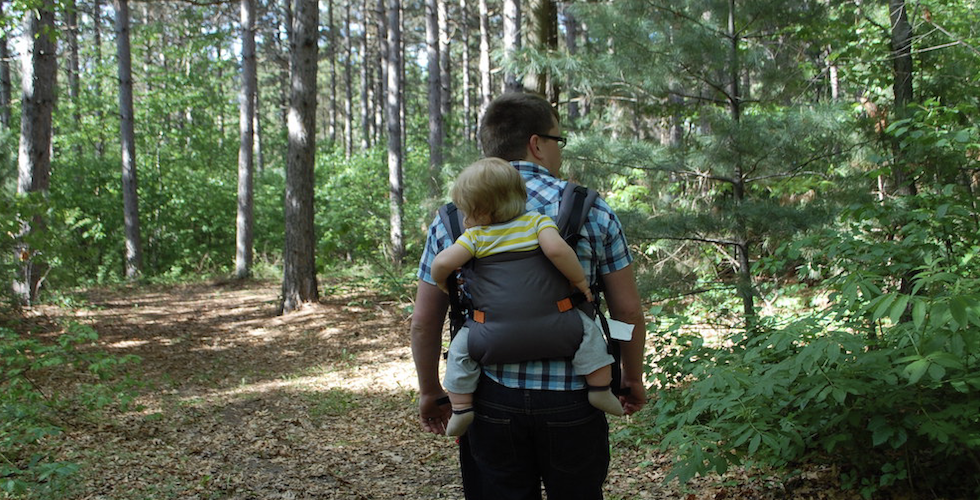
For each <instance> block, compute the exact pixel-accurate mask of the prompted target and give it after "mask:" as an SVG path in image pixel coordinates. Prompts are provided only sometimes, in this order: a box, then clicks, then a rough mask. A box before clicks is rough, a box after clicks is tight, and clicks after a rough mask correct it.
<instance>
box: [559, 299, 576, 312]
mask: <svg viewBox="0 0 980 500" xmlns="http://www.w3.org/2000/svg"><path fill="white" fill-rule="evenodd" d="M556 304H558V311H560V312H567V311H571V310H572V308H573V307H575V306H573V305H572V299H571V298H569V297H565V298H564V299H561V300H559V301H558V302H556Z"/></svg>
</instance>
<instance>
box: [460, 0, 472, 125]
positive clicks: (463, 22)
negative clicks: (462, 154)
mask: <svg viewBox="0 0 980 500" xmlns="http://www.w3.org/2000/svg"><path fill="white" fill-rule="evenodd" d="M458 23H459V26H460V28H459V34H460V38H461V40H460V42H461V43H460V45H461V48H460V64H459V73H460V94H461V95H462V101H463V102H462V104H463V116H462V124H463V138H464V139H466V140H467V141H472V140H473V134H474V131H475V130H476V127H474V126H473V123H472V121H471V119H472V117H473V103H472V101H471V100H470V99H471V96H472V89H471V86H472V84H471V83H470V27H471V23H470V9H469V5H467V2H466V0H459V21H458Z"/></svg>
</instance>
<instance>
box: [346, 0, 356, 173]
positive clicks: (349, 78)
mask: <svg viewBox="0 0 980 500" xmlns="http://www.w3.org/2000/svg"><path fill="white" fill-rule="evenodd" d="M350 4H351V3H350V0H348V2H347V5H346V6H345V10H344V26H345V28H344V34H345V35H346V36H345V37H344V38H345V40H344V156H345V157H346V158H348V159H349V158H350V157H351V155H353V154H354V88H353V87H354V76H353V74H352V72H353V70H354V69H353V66H354V61H353V58H354V46H353V44H354V39H353V37H352V36H351V32H350V27H351V23H350V21H351V17H350Z"/></svg>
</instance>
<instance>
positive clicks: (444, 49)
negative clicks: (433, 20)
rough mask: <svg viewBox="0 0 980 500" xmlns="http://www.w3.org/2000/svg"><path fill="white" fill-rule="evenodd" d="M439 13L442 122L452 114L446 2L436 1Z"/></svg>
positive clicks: (442, 0)
mask: <svg viewBox="0 0 980 500" xmlns="http://www.w3.org/2000/svg"><path fill="white" fill-rule="evenodd" d="M436 7H437V10H438V12H439V86H440V87H441V88H440V93H439V99H440V101H439V103H440V104H439V109H440V113H441V114H442V116H443V120H445V119H446V118H447V117H449V113H451V112H452V83H453V80H452V71H451V68H452V67H451V66H450V57H449V56H450V53H449V41H450V40H449V5H448V4H447V0H436Z"/></svg>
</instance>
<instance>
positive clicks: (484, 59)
mask: <svg viewBox="0 0 980 500" xmlns="http://www.w3.org/2000/svg"><path fill="white" fill-rule="evenodd" d="M479 8H480V109H479V112H478V116H477V120H476V121H477V123H483V115H484V114H486V112H487V107H489V106H490V93H491V92H492V90H491V88H492V82H491V80H490V78H491V75H490V11H489V9H488V8H487V0H479Z"/></svg>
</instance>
